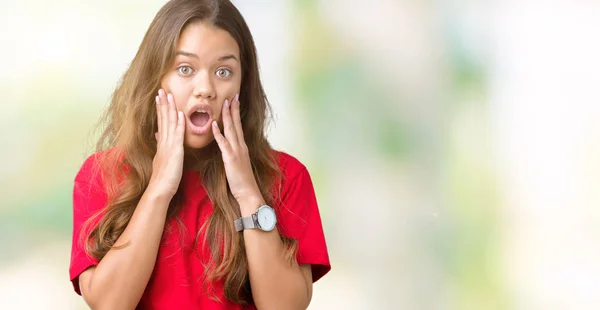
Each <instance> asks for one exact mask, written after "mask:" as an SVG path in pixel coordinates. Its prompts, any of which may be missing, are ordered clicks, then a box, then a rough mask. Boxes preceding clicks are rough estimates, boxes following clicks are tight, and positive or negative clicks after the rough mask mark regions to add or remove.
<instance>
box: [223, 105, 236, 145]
mask: <svg viewBox="0 0 600 310" xmlns="http://www.w3.org/2000/svg"><path fill="white" fill-rule="evenodd" d="M223 132H224V134H225V138H226V139H227V141H228V142H229V145H231V148H232V149H233V150H235V149H237V145H238V140H237V134H236V133H235V129H234V128H233V120H232V119H231V104H230V103H229V100H227V99H225V103H224V104H223Z"/></svg>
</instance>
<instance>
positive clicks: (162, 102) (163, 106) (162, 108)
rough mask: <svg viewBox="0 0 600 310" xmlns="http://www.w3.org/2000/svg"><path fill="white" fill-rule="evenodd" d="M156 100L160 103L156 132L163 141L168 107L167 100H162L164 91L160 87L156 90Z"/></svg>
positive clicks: (165, 135) (165, 134) (165, 133)
mask: <svg viewBox="0 0 600 310" xmlns="http://www.w3.org/2000/svg"><path fill="white" fill-rule="evenodd" d="M158 101H159V103H160V104H159V105H160V129H159V130H158V134H159V135H160V138H161V140H163V141H164V140H166V138H167V128H168V125H169V118H168V117H169V109H168V106H167V101H166V100H164V91H163V90H162V89H161V90H159V91H158Z"/></svg>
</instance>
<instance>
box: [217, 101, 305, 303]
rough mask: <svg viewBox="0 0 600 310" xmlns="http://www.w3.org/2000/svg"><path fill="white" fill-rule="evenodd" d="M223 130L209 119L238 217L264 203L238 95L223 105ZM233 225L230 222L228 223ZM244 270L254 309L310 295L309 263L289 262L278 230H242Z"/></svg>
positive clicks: (297, 301) (297, 300) (247, 214)
mask: <svg viewBox="0 0 600 310" xmlns="http://www.w3.org/2000/svg"><path fill="white" fill-rule="evenodd" d="M222 116H223V127H224V129H223V131H224V133H225V135H223V134H221V130H220V128H219V126H218V124H217V123H216V122H213V135H214V137H215V140H216V141H217V143H218V145H219V148H220V150H221V153H222V156H223V162H224V164H225V173H226V176H227V182H228V184H229V188H230V190H231V193H232V194H233V196H234V197H235V198H236V200H237V202H238V203H239V205H240V211H241V214H242V216H244V217H245V216H249V215H250V214H252V213H254V212H255V211H256V208H257V207H258V206H259V205H260V204H261V203H264V199H263V197H262V196H261V194H260V190H259V189H258V185H257V183H256V179H255V178H254V175H253V172H252V164H251V162H250V156H249V153H248V147H247V145H246V143H245V141H244V133H243V131H242V123H241V119H240V102H239V96H238V95H236V96H235V97H234V99H233V100H232V101H231V104H229V101H228V100H225V103H224V104H223V113H222ZM232 224H233V223H232ZM244 242H245V248H246V255H247V259H248V272H249V276H250V285H251V287H252V297H253V298H254V302H255V304H256V306H257V308H258V309H261V310H263V309H267V310H269V309H278V310H279V309H306V308H307V307H308V304H309V303H310V299H311V295H312V273H311V267H310V265H303V266H298V265H290V264H289V263H288V262H287V261H286V258H285V256H284V246H283V243H282V241H281V239H280V236H279V233H278V231H277V230H276V229H275V230H273V231H271V232H268V233H267V232H263V231H248V230H246V231H244Z"/></svg>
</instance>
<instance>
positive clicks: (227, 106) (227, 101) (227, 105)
mask: <svg viewBox="0 0 600 310" xmlns="http://www.w3.org/2000/svg"><path fill="white" fill-rule="evenodd" d="M225 108H229V100H227V99H225Z"/></svg>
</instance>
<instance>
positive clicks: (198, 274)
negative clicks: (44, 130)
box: [69, 0, 330, 310]
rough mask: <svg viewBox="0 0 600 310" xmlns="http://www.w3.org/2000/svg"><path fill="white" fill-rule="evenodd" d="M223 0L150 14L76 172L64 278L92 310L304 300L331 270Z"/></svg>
mask: <svg viewBox="0 0 600 310" xmlns="http://www.w3.org/2000/svg"><path fill="white" fill-rule="evenodd" d="M268 109H269V105H268V102H267V99H266V96H265V93H264V91H263V88H262V85H261V82H260V78H259V72H258V65H257V59H256V50H255V46H254V42H253V40H252V36H251V34H250V31H249V29H248V26H247V25H246V23H245V21H244V19H243V18H242V16H241V15H240V13H239V12H238V11H237V9H236V8H235V7H234V6H233V5H232V4H231V3H230V2H229V1H228V0H171V1H169V2H168V3H167V4H166V5H165V6H164V7H163V8H162V9H161V10H160V11H159V12H158V14H157V15H156V17H155V19H154V20H153V22H152V24H151V25H150V28H149V29H148V31H147V33H146V36H145V37H144V40H143V42H142V44H141V45H140V48H139V50H138V52H137V54H136V56H135V58H134V59H133V62H132V63H131V65H130V67H129V69H128V70H127V72H126V73H125V75H124V76H123V78H122V80H121V82H120V84H119V86H118V87H117V89H116V90H115V92H114V94H113V97H112V102H111V104H110V106H109V108H108V110H107V112H106V115H105V117H104V119H103V120H104V123H105V126H106V127H105V129H104V132H103V134H102V136H101V139H100V141H99V142H98V152H96V153H95V154H93V155H92V156H90V157H89V158H88V159H87V160H86V161H85V162H84V163H83V165H82V167H81V169H80V171H79V172H78V174H77V176H76V177H75V185H74V191H73V213H74V218H73V220H74V227H73V246H72V252H71V265H70V270H69V271H70V278H71V281H72V283H73V286H74V288H75V291H76V292H77V293H78V294H81V295H82V296H83V298H84V300H85V301H86V302H87V304H88V305H89V306H90V307H91V308H93V309H111V310H115V309H256V308H258V309H305V308H306V307H307V306H308V304H309V302H310V299H311V295H312V284H313V282H314V281H317V280H318V279H319V278H321V277H322V276H323V275H325V274H326V273H327V272H328V271H329V269H330V263H329V257H328V253H327V248H326V244H325V238H324V235H323V228H322V225H321V219H320V215H319V210H318V208H317V202H316V198H315V194H314V190H313V185H312V183H311V179H310V176H309V173H308V172H307V170H306V168H305V167H304V166H303V165H302V164H301V163H300V162H299V161H298V160H296V159H295V158H294V157H292V156H290V155H288V154H286V153H283V152H278V151H275V150H273V149H272V148H271V147H270V145H269V143H268V141H267V139H266V138H265V133H264V126H265V121H266V120H267V116H268V114H267V112H268Z"/></svg>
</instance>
